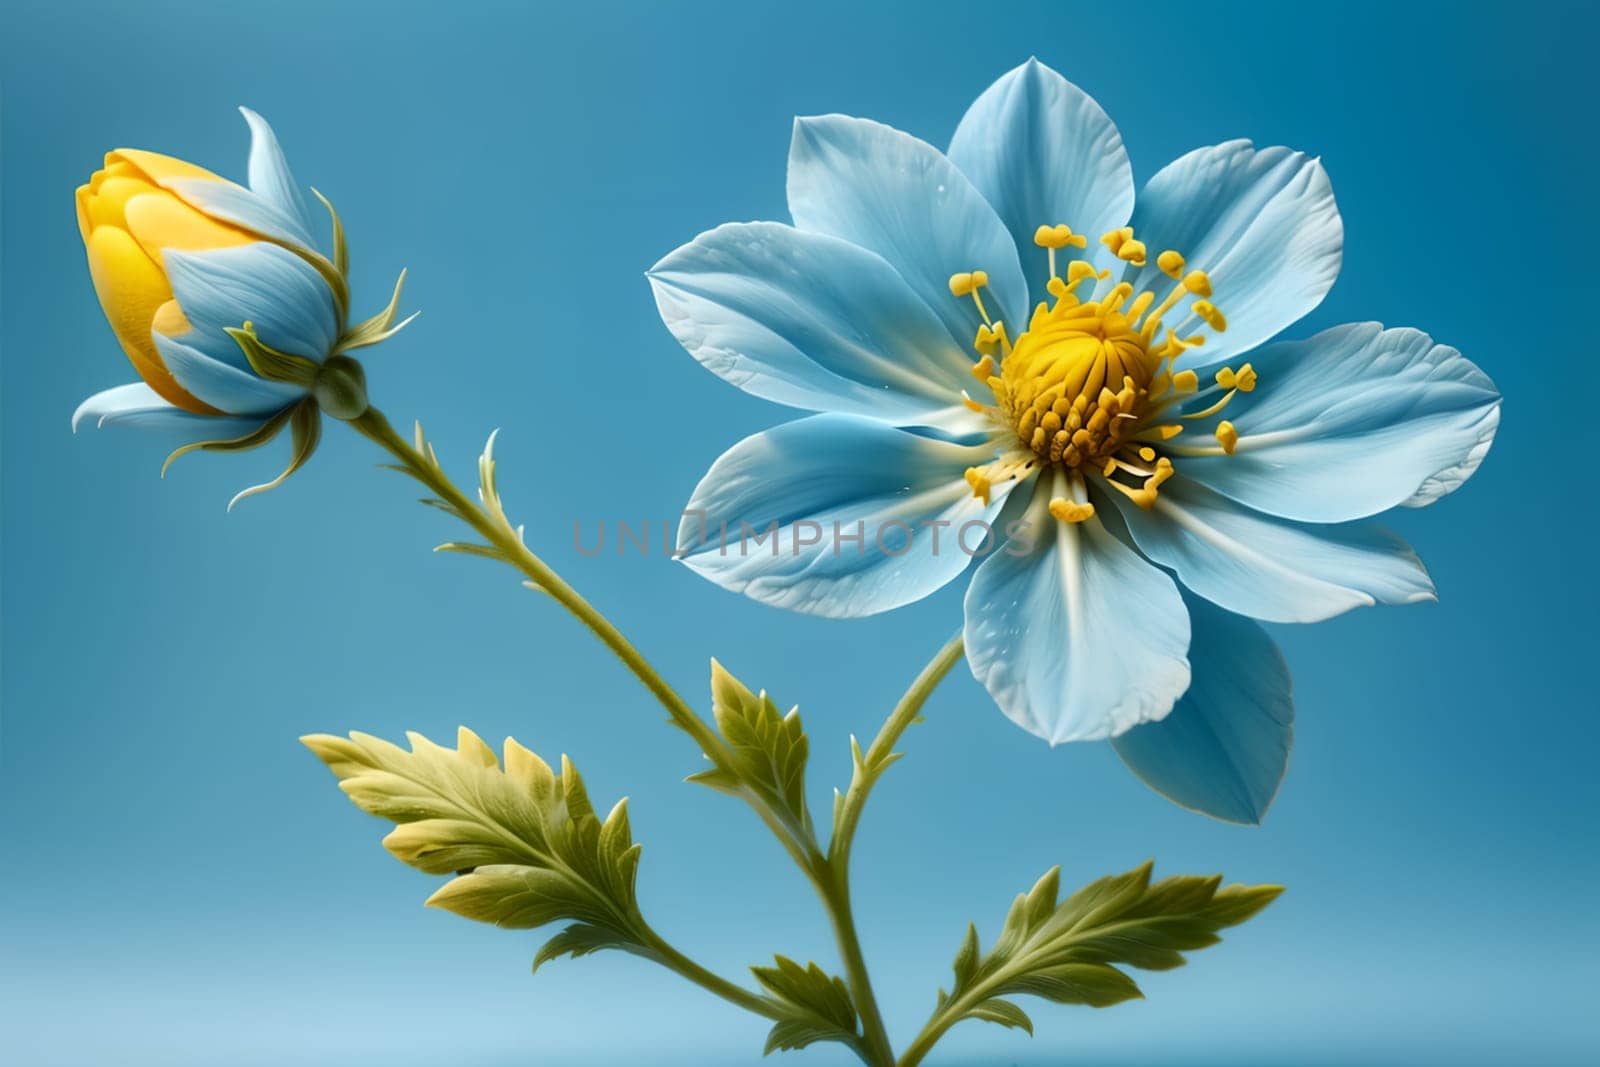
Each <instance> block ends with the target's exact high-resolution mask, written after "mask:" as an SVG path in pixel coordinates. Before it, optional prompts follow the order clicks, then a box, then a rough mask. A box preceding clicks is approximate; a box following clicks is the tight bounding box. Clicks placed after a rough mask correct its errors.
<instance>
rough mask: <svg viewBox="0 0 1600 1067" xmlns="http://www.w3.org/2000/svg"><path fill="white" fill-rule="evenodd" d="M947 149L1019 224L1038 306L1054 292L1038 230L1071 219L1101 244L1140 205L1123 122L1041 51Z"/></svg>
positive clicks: (1012, 226) (976, 107)
mask: <svg viewBox="0 0 1600 1067" xmlns="http://www.w3.org/2000/svg"><path fill="white" fill-rule="evenodd" d="M949 154H950V161H951V162H952V163H954V164H955V165H956V166H958V167H960V168H961V172H962V173H963V174H965V175H966V176H967V177H968V178H971V179H972V184H973V185H976V186H977V187H978V191H979V192H981V193H983V195H984V196H986V197H988V199H989V203H991V204H993V205H994V209H995V211H997V212H998V213H999V215H1000V218H1001V220H1002V221H1004V222H1005V224H1006V227H1007V228H1008V229H1009V230H1010V231H1011V236H1012V239H1013V240H1014V241H1015V242H1016V245H1017V255H1018V257H1019V258H1020V259H1021V260H1022V269H1023V273H1024V274H1025V275H1026V276H1027V278H1028V280H1029V282H1030V284H1031V286H1032V299H1031V301H1030V306H1031V305H1032V304H1037V303H1038V302H1039V301H1041V300H1049V299H1050V295H1049V293H1048V292H1046V290H1045V283H1046V282H1048V281H1049V278H1050V269H1049V261H1048V258H1047V254H1046V252H1045V250H1044V249H1042V248H1040V247H1039V246H1038V245H1036V244H1034V243H1033V233H1034V231H1035V230H1036V229H1038V228H1039V227H1040V226H1053V225H1056V224H1057V223H1066V224H1067V225H1069V226H1071V227H1072V228H1073V230H1074V231H1075V232H1078V233H1083V234H1087V235H1088V239H1089V240H1090V241H1091V242H1093V241H1094V240H1095V239H1096V238H1098V237H1099V236H1100V234H1102V233H1105V232H1107V231H1108V230H1114V229H1116V228H1117V227H1119V226H1121V225H1123V224H1124V223H1126V222H1127V221H1128V215H1129V213H1130V212H1132V211H1133V168H1132V167H1131V166H1130V165H1129V164H1128V153H1127V152H1126V151H1125V150H1124V149H1123V147H1122V135H1121V134H1120V133H1118V132H1117V127H1116V126H1115V125H1114V124H1113V123H1112V121H1111V119H1110V118H1109V117H1107V115H1106V113H1105V112H1104V111H1102V110H1101V109H1100V105H1099V104H1097V103H1095V101H1094V98H1093V97H1091V96H1090V95H1089V94H1088V93H1085V92H1084V91H1083V90H1082V89H1079V88H1078V87H1077V86H1076V85H1073V84H1072V83H1071V82H1069V81H1067V80H1066V79H1065V78H1063V77H1062V76H1061V75H1059V74H1057V73H1056V72H1055V71H1053V70H1051V69H1050V68H1049V67H1047V66H1045V65H1044V64H1043V63H1040V62H1039V61H1038V60H1037V59H1030V60H1028V61H1027V62H1026V63H1024V64H1023V65H1022V66H1020V67H1017V68H1016V69H1015V70H1013V71H1011V72H1010V73H1008V74H1006V75H1005V76H1003V77H1002V78H1001V79H1000V80H999V81H997V82H995V83H994V84H993V85H991V86H990V87H989V88H988V89H986V90H984V92H983V95H981V96H979V97H978V99H977V100H975V101H973V104H972V106H971V107H970V108H968V109H967V113H966V115H965V116H964V117H963V118H962V120H961V125H960V126H958V127H956V135H955V137H953V138H952V139H951V141H950V153H949ZM1092 247H1093V245H1092V244H1091V248H1092ZM1072 255H1073V253H1072V250H1070V249H1069V250H1066V257H1067V258H1072ZM1080 255H1081V253H1080ZM1062 269H1064V268H1062ZM1016 325H1017V326H1022V325H1024V323H1023V322H1022V321H1021V320H1018V321H1017V323H1016Z"/></svg>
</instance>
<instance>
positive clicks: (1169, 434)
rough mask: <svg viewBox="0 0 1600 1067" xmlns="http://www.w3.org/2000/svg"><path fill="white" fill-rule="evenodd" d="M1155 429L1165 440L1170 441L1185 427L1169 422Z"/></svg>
mask: <svg viewBox="0 0 1600 1067" xmlns="http://www.w3.org/2000/svg"><path fill="white" fill-rule="evenodd" d="M1155 431H1156V435H1157V436H1158V437H1160V438H1161V439H1162V440H1163V441H1170V440H1172V439H1173V438H1174V437H1176V436H1178V435H1179V434H1180V433H1182V432H1183V427H1182V426H1181V425H1179V424H1178V423H1174V422H1169V423H1167V424H1166V425H1165V426H1157V427H1156V428H1155Z"/></svg>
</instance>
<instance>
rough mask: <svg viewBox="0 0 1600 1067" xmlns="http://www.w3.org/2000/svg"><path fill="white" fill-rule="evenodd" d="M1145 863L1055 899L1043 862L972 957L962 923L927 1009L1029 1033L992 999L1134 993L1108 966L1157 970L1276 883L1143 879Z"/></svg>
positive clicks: (972, 942)
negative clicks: (947, 969)
mask: <svg viewBox="0 0 1600 1067" xmlns="http://www.w3.org/2000/svg"><path fill="white" fill-rule="evenodd" d="M1150 869H1151V865H1150V864H1149V863H1146V864H1143V865H1142V866H1140V867H1136V868H1134V869H1133V870H1131V871H1128V872H1126V873H1123V874H1118V875H1112V876H1111V877H1108V878H1101V879H1099V880H1098V881H1095V882H1091V883H1089V884H1088V885H1086V886H1084V887H1083V888H1082V889H1079V890H1078V891H1076V892H1075V893H1073V894H1071V895H1070V896H1068V897H1067V898H1066V899H1065V900H1061V901H1059V902H1058V899H1057V898H1058V896H1059V891H1060V870H1059V868H1053V869H1051V870H1050V871H1048V872H1046V873H1045V875H1044V877H1042V878H1040V879H1039V881H1038V882H1037V883H1035V884H1034V886H1033V888H1032V889H1031V890H1029V891H1028V892H1027V893H1023V894H1020V895H1018V896H1017V898H1016V899H1015V900H1014V901H1013V902H1012V904H1011V909H1010V911H1009V912H1008V913H1007V915H1006V920H1005V924H1004V926H1003V927H1002V929H1001V932H1000V936H999V937H998V938H996V939H995V943H994V946H993V947H992V948H990V950H989V951H988V953H986V954H980V952H979V943H978V935H977V931H976V929H975V928H973V927H968V930H967V936H966V938H965V939H963V941H962V944H961V948H960V949H959V950H958V952H957V953H956V958H955V963H954V970H955V978H956V981H955V986H954V987H953V988H952V990H951V991H950V993H949V994H948V995H946V994H945V993H944V992H943V991H942V990H941V991H940V997H939V1003H938V1007H937V1009H936V1010H937V1011H938V1012H940V1013H944V1012H955V1013H957V1014H956V1015H955V1017H954V1019H952V1020H950V1021H952V1022H953V1021H959V1020H960V1019H969V1018H970V1019H982V1020H984V1021H985V1022H993V1023H999V1024H1000V1025H1002V1026H1014V1027H1020V1028H1023V1029H1026V1030H1027V1031H1028V1032H1029V1033H1030V1034H1031V1033H1032V1032H1033V1029H1032V1024H1031V1022H1029V1021H1028V1017H1027V1016H1026V1015H1025V1014H1023V1013H1022V1011H1021V1009H1020V1008H1017V1007H1016V1005H1014V1004H1011V1003H1010V1002H1008V1001H1005V1000H1001V999H997V998H1000V997H1004V996H1007V995H1030V996H1037V997H1042V998H1044V999H1046V1000H1050V1001H1054V1002H1056V1003H1058V1004H1086V1005H1089V1006H1091V1007H1097V1008H1103V1007H1109V1006H1110V1005H1113V1004H1120V1003H1122V1002H1123V1001H1126V1000H1132V999H1136V998H1138V997H1141V996H1143V994H1142V993H1141V992H1140V991H1139V987H1138V985H1137V984H1135V983H1134V981H1133V979H1131V978H1129V977H1128V976H1127V975H1126V974H1124V973H1123V972H1122V971H1120V970H1118V969H1117V968H1118V966H1119V965H1120V966H1128V967H1138V968H1141V969H1144V970H1166V969H1169V968H1172V967H1179V966H1182V965H1183V963H1184V962H1185V960H1184V955H1183V954H1184V953H1185V952H1191V951H1194V950H1195V949H1200V948H1206V947H1207V946H1210V945H1214V944H1216V943H1217V942H1218V941H1219V940H1220V938H1219V937H1218V931H1219V930H1221V929H1223V928H1224V927H1228V926H1234V925H1237V924H1238V923H1241V922H1244V921H1245V920H1246V919H1249V918H1250V917H1251V916H1253V915H1255V914H1256V913H1257V912H1259V911H1260V910H1261V909H1262V908H1264V907H1266V906H1267V905H1268V904H1270V903H1271V902H1272V901H1273V900H1274V899H1276V898H1277V896H1278V894H1279V893H1281V892H1282V888H1281V887H1279V886H1228V887H1225V888H1223V887H1222V886H1221V882H1222V879H1221V878H1220V877H1219V876H1213V877H1204V878H1203V877H1196V876H1192V875H1189V876H1182V877H1177V878H1168V879H1166V880H1164V881H1161V882H1157V883H1154V884H1152V883H1151V881H1150Z"/></svg>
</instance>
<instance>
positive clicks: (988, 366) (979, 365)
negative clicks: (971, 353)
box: [972, 352, 994, 382]
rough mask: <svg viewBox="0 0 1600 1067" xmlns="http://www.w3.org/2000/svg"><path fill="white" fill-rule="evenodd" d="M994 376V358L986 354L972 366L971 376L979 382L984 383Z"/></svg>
mask: <svg viewBox="0 0 1600 1067" xmlns="http://www.w3.org/2000/svg"><path fill="white" fill-rule="evenodd" d="M993 374H994V356H993V355H991V354H990V353H988V352H985V353H984V354H983V358H982V359H980V360H978V362H976V363H974V364H973V365H972V376H973V377H974V378H976V379H978V381H980V382H986V381H988V380H989V378H990V376H992V375H993Z"/></svg>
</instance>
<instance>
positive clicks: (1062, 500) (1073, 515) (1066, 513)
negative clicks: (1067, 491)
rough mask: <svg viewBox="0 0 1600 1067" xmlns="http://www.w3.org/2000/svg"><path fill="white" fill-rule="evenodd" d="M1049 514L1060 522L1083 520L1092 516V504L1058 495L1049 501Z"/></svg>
mask: <svg viewBox="0 0 1600 1067" xmlns="http://www.w3.org/2000/svg"><path fill="white" fill-rule="evenodd" d="M1050 514H1051V516H1052V517H1053V518H1055V519H1057V520H1058V521H1060V522H1066V523H1078V522H1085V521H1087V520H1088V519H1090V518H1093V517H1094V505H1093V504H1088V503H1084V504H1080V503H1078V502H1077V501H1076V500H1068V499H1067V498H1066V497H1060V496H1058V497H1055V498H1053V499H1052V500H1051V501H1050Z"/></svg>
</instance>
